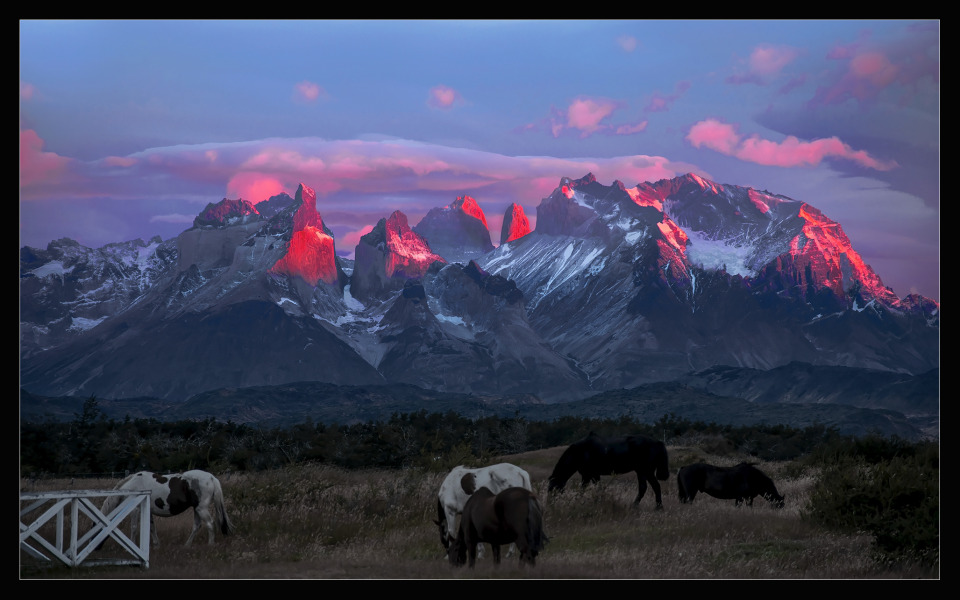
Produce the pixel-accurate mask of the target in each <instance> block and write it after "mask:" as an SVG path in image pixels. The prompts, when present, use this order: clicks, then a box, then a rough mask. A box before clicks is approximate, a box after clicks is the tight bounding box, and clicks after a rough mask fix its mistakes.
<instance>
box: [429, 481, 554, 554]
mask: <svg viewBox="0 0 960 600" xmlns="http://www.w3.org/2000/svg"><path fill="white" fill-rule="evenodd" d="M547 541H549V540H548V538H547V534H546V533H545V532H544V530H543V509H542V507H541V506H540V502H539V501H538V500H537V495H536V494H534V493H533V492H531V491H530V490H526V489H523V488H520V487H510V488H507V489H505V490H503V491H502V492H500V493H499V494H494V493H493V492H491V491H490V490H489V489H487V488H485V487H481V488H479V489H477V491H475V492H474V493H473V494H472V495H471V496H470V498H469V499H468V500H467V503H466V504H464V506H463V514H462V516H461V517H460V527H459V530H458V532H457V539H456V540H454V541H453V542H451V543H450V546H449V547H448V548H447V558H448V559H449V560H450V564H452V565H455V566H460V565H463V564H464V563H465V562H466V563H467V564H468V566H470V567H473V566H474V565H475V564H476V562H477V544H479V543H482V542H485V543H487V544H490V547H491V548H492V550H493V564H495V565H499V564H500V546H502V545H504V544H516V545H517V549H518V550H519V551H520V565H521V566H522V565H525V564H529V565H531V566H533V565H535V564H536V560H537V555H538V554H540V551H541V550H543V547H544V545H545V544H546V543H547ZM468 558H469V562H468Z"/></svg>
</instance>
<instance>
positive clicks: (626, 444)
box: [548, 431, 670, 509]
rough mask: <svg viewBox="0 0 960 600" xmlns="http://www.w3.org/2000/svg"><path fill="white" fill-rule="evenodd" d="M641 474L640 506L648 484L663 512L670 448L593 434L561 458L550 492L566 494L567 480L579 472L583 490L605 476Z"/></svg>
mask: <svg viewBox="0 0 960 600" xmlns="http://www.w3.org/2000/svg"><path fill="white" fill-rule="evenodd" d="M631 471H636V473H637V487H638V490H637V498H636V499H635V500H634V501H633V503H634V504H639V503H640V500H641V499H642V498H643V495H644V494H645V493H646V491H647V483H648V482H649V483H650V487H652V488H653V493H654V494H655V495H656V499H657V506H656V508H657V509H661V508H663V498H662V496H661V495H660V482H659V481H657V480H658V479H659V480H660V481H666V480H667V479H668V478H669V477H670V469H669V467H668V461H667V447H666V446H665V445H664V444H663V442H658V441H657V440H653V439H650V438H647V437H644V436H642V435H628V436H625V437H615V438H603V437H600V436H598V435H597V434H595V433H593V432H592V431H591V432H590V435H588V436H587V437H585V438H583V439H582V440H580V441H578V442H574V443H573V444H571V445H570V447H569V448H567V449H566V450H564V451H563V454H562V455H560V460H558V461H557V465H556V466H555V467H554V468H553V473H551V474H550V486H549V487H548V490H549V491H550V492H554V491H557V492H559V491H562V490H563V487H564V486H565V485H566V483H567V480H568V479H570V477H572V476H573V474H574V473H576V472H579V473H580V476H581V477H582V482H581V486H582V487H586V486H587V484H588V483H597V482H599V481H600V476H601V475H614V474H620V473H630V472H631Z"/></svg>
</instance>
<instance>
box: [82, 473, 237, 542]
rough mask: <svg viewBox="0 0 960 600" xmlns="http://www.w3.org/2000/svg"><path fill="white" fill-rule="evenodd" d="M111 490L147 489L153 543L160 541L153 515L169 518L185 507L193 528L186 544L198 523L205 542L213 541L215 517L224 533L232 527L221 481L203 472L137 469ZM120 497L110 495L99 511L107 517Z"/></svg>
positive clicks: (229, 531) (182, 510)
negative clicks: (162, 472) (204, 532)
mask: <svg viewBox="0 0 960 600" xmlns="http://www.w3.org/2000/svg"><path fill="white" fill-rule="evenodd" d="M114 489H117V490H149V491H150V532H151V534H152V535H151V537H152V539H153V543H154V544H159V543H160V539H159V537H158V536H157V528H156V524H155V521H154V517H172V516H175V515H179V514H180V513H182V512H184V511H185V510H187V509H188V508H193V531H191V532H190V537H188V538H187V543H186V545H187V546H189V545H190V543H191V542H193V538H194V536H195V535H197V531H199V530H200V525H201V524H202V525H204V526H206V528H207V542H208V543H209V544H213V537H214V536H213V529H214V516H216V517H217V520H218V521H219V524H220V531H221V532H222V533H223V534H224V535H229V534H230V533H231V532H232V531H233V529H234V528H233V523H231V522H230V518H229V517H228V516H227V511H226V510H225V509H224V506H223V490H222V489H221V487H220V481H219V480H218V479H217V478H216V477H214V476H213V475H211V474H210V473H207V472H206V471H200V470H193V471H187V472H185V473H172V474H170V475H160V474H159V473H151V472H150V471H140V472H138V473H134V474H133V475H130V476H129V477H127V478H126V479H123V480H122V481H121V482H120V483H118V484H117V486H116V487H115V488H114ZM122 499H123V496H109V497H108V498H107V499H106V500H105V501H104V503H103V506H102V507H101V508H100V512H102V513H103V514H105V515H108V516H109V513H110V511H112V510H113V509H114V508H116V507H117V505H118V504H120V502H121V500H122Z"/></svg>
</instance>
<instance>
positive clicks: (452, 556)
mask: <svg viewBox="0 0 960 600" xmlns="http://www.w3.org/2000/svg"><path fill="white" fill-rule="evenodd" d="M447 560H448V561H450V564H451V565H453V566H455V567H459V566H462V565H464V564H465V563H466V562H467V545H466V544H465V543H463V540H461V539H455V540H450V545H449V546H448V547H447Z"/></svg>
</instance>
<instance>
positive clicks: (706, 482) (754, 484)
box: [677, 463, 783, 508]
mask: <svg viewBox="0 0 960 600" xmlns="http://www.w3.org/2000/svg"><path fill="white" fill-rule="evenodd" d="M677 490H678V492H679V495H680V502H683V503H686V502H693V499H694V498H696V497H697V492H703V493H705V494H709V495H711V496H713V497H714V498H720V499H721V500H735V501H736V502H735V503H736V505H737V506H740V505H741V504H743V501H744V500H746V501H747V505H748V506H753V499H754V498H755V497H757V496H762V497H763V498H765V499H766V500H768V501H770V502H771V503H772V504H773V505H774V506H775V507H777V508H783V496H781V495H780V492H778V491H777V486H775V485H773V481H772V480H771V479H770V478H769V477H767V476H766V475H765V474H764V473H763V471H761V470H760V469H758V468H756V467H755V466H753V465H751V464H750V463H740V464H739V465H737V466H735V467H716V466H714V465H708V464H706V463H695V464H692V465H687V466H686V467H683V468H682V469H680V471H679V472H678V473H677Z"/></svg>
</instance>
